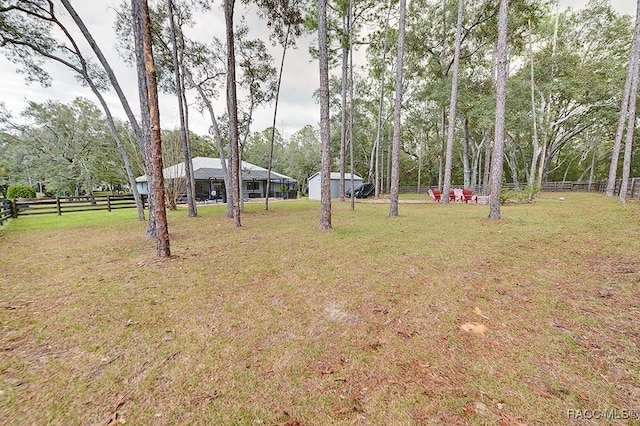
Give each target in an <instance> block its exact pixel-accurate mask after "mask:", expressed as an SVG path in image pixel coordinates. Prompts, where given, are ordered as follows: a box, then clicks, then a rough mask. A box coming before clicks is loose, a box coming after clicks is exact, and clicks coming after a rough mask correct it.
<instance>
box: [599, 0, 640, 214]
mask: <svg viewBox="0 0 640 426" xmlns="http://www.w3.org/2000/svg"><path fill="white" fill-rule="evenodd" d="M639 62H640V0H638V3H637V6H636V25H635V32H634V35H633V44H632V47H631V55H630V59H629V68H628V71H627V79H626V81H625V83H624V90H623V93H622V101H621V105H620V117H619V119H618V128H617V130H616V136H615V139H614V141H613V148H612V151H611V164H610V166H609V179H608V180H607V188H606V189H605V195H606V196H607V197H613V195H614V194H613V193H614V191H615V187H616V174H617V171H618V159H619V157H620V147H621V145H622V135H623V132H624V124H625V121H626V120H628V119H629V118H630V117H631V113H630V112H628V110H629V109H631V104H633V105H634V109H635V96H631V100H633V102H630V99H629V97H630V93H631V86H632V84H633V79H634V78H635V79H637V70H638V63H639ZM628 128H629V127H627V129H628ZM628 139H629V136H627V140H628ZM625 151H626V146H625ZM623 161H624V160H623ZM623 168H624V166H623ZM623 173H624V172H623ZM619 197H620V202H624V201H622V191H620V195H619ZM625 200H626V195H625Z"/></svg>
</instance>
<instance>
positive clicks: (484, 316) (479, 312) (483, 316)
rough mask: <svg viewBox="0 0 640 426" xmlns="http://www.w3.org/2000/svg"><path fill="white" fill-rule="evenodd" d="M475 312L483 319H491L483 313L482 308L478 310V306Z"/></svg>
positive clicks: (474, 309)
mask: <svg viewBox="0 0 640 426" xmlns="http://www.w3.org/2000/svg"><path fill="white" fill-rule="evenodd" d="M473 312H475V313H476V315H478V316H481V317H482V318H484V319H486V320H488V319H489V317H488V316H486V315H485V314H483V313H482V311H481V310H480V308H478V307H477V306H476V307H475V308H473Z"/></svg>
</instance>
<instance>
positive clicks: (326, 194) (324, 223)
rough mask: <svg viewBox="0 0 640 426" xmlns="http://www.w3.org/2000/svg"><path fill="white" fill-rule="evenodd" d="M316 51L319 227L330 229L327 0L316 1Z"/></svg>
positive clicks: (322, 229)
mask: <svg viewBox="0 0 640 426" xmlns="http://www.w3.org/2000/svg"><path fill="white" fill-rule="evenodd" d="M318 51H319V58H318V62H319V66H320V141H321V143H322V155H321V161H322V166H321V167H320V226H319V229H320V230H321V231H329V230H330V229H331V128H330V122H329V118H330V117H329V48H328V34H327V0H318Z"/></svg>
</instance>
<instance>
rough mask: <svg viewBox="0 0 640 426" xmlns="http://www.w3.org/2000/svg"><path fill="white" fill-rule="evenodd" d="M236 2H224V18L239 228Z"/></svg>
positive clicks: (235, 215)
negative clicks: (234, 10) (234, 21)
mask: <svg viewBox="0 0 640 426" xmlns="http://www.w3.org/2000/svg"><path fill="white" fill-rule="evenodd" d="M234 5H235V0H225V1H224V18H225V25H226V35H227V111H228V113H229V144H230V146H231V149H230V156H231V182H230V183H231V188H232V191H231V193H232V195H233V197H232V198H231V200H227V202H231V203H233V204H232V209H233V219H234V221H235V225H236V226H237V227H240V226H242V223H241V221H240V197H241V190H242V188H240V187H239V185H238V183H239V179H240V173H241V170H240V152H239V151H240V149H239V146H238V145H239V144H238V142H239V133H238V97H237V93H236V53H235V45H234V35H233V9H234Z"/></svg>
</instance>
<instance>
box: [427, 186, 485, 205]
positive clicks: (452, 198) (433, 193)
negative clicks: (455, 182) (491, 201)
mask: <svg viewBox="0 0 640 426" xmlns="http://www.w3.org/2000/svg"><path fill="white" fill-rule="evenodd" d="M427 193H428V194H429V197H430V198H431V201H434V202H436V203H440V202H441V201H442V193H441V192H440V190H439V189H429V190H428V191H427ZM449 202H450V203H469V202H472V203H477V202H478V196H477V195H475V194H474V193H473V191H472V190H471V189H469V188H451V189H449Z"/></svg>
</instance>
